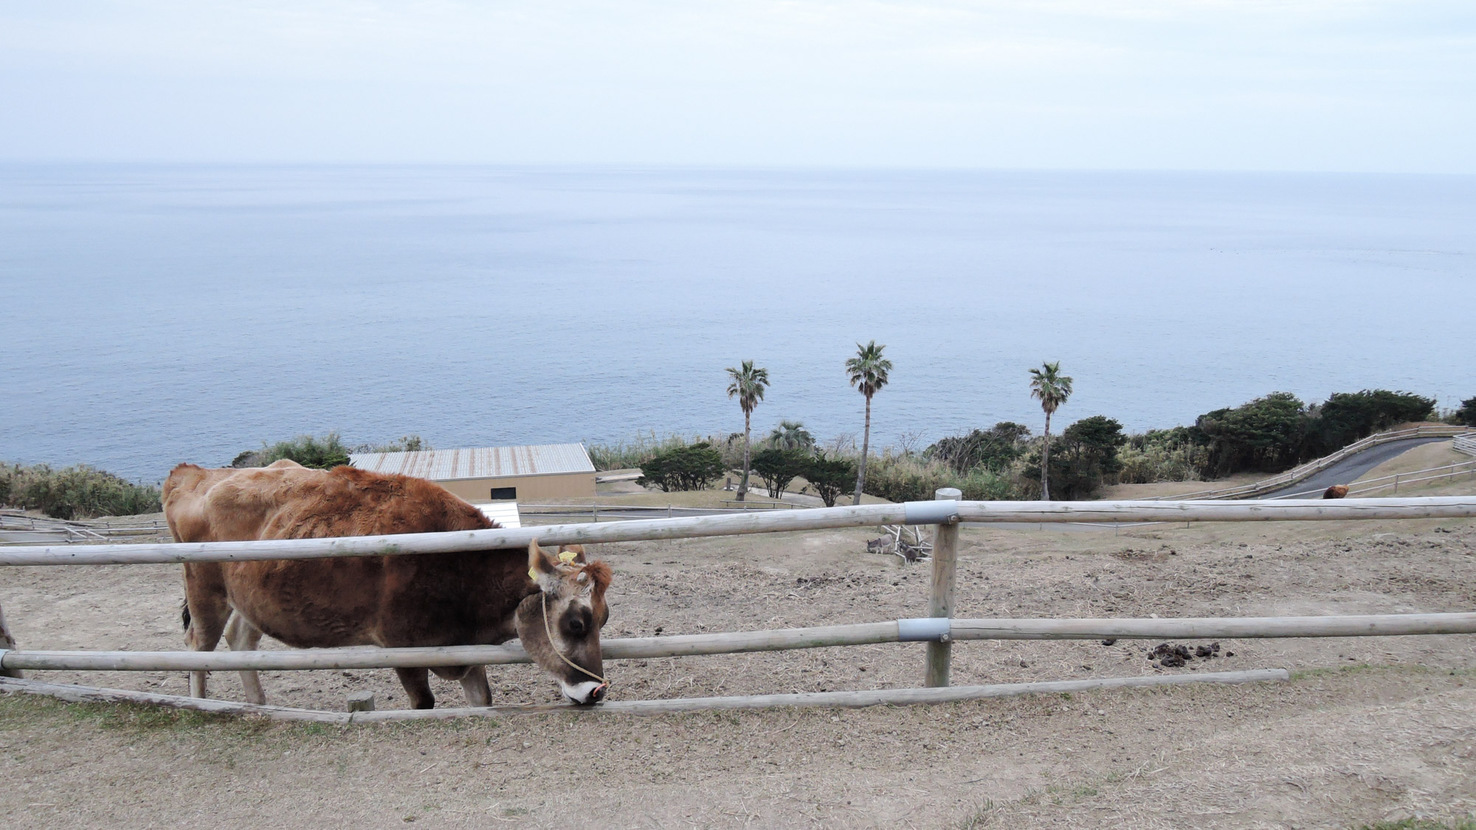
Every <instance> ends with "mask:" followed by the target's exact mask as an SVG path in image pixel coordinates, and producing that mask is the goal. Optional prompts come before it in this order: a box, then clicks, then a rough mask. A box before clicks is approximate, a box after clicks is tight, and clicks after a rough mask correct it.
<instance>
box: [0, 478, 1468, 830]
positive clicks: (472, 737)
mask: <svg viewBox="0 0 1476 830" xmlns="http://www.w3.org/2000/svg"><path fill="white" fill-rule="evenodd" d="M1465 488H1466V490H1465V491H1466V492H1469V488H1470V485H1469V484H1467V485H1465ZM1447 492H1449V491H1447ZM875 535H876V534H875V531H874V530H868V529H857V530H847V531H819V532H809V533H796V534H782V535H772V536H750V537H737V538H718V539H702V540H684V541H670V542H642V543H625V544H610V545H601V546H598V548H597V550H596V551H595V553H596V554H597V555H599V556H601V557H603V558H605V559H606V560H608V561H609V562H610V563H611V564H612V565H613V567H614V569H615V573H616V579H615V583H614V585H613V586H612V588H611V592H610V600H611V605H612V617H611V620H610V623H609V626H608V627H607V628H606V630H605V635H606V637H625V636H653V635H658V634H659V635H672V634H684V633H696V632H702V631H736V630H751V629H761V628H787V627H794V626H810V625H825V624H840V623H853V622H871V621H878V620H886V619H895V618H898V617H912V616H921V615H923V614H924V613H925V606H926V601H927V599H926V595H927V585H928V566H927V565H926V564H925V563H923V564H918V565H910V566H909V565H905V564H904V563H903V562H902V560H901V559H899V558H897V557H895V556H880V555H868V554H867V553H865V541H866V539H867V538H869V537H871V536H875ZM959 560H960V572H959V580H958V587H959V599H958V611H957V614H958V616H962V617H990V616H997V617H1108V616H1122V617H1146V616H1150V615H1154V614H1156V615H1159V616H1163V617H1169V616H1216V615H1222V616H1232V615H1234V616H1253V615H1268V616H1269V615H1297V614H1346V613H1397V612H1416V611H1423V612H1436V611H1470V610H1473V609H1476V521H1472V520H1448V521H1435V520H1420V521H1408V522H1383V521H1369V522H1359V523H1354V522H1336V523H1333V522H1323V523H1311V522H1307V523H1277V524H1238V525H1235V524H1202V525H1193V526H1185V525H1157V526H1152V527H1142V528H1136V529H1133V530H1130V531H1129V530H1120V531H1113V530H1111V529H1105V530H1098V531H1086V532H1075V533H1063V532H1056V531H1051V530H1044V531H1042V530H998V529H988V528H972V527H970V528H965V529H964V530H963V532H962V535H961V550H960V557H959ZM180 597H181V586H180V575H179V569H178V568H177V567H166V566H112V567H91V568H82V567H66V568H61V567H55V568H52V567H47V568H39V567H38V568H10V569H6V570H4V571H3V572H0V604H3V608H4V612H5V617H6V619H7V621H8V622H9V623H10V626H11V628H12V630H13V632H14V634H15V636H16V639H17V640H18V641H19V644H20V646H21V647H22V648H36V649H70V648H89V649H131V650H167V649H176V648H180V647H181V643H182V636H181V632H180V625H179V602H180ZM264 645H266V644H264ZM1157 645H1158V642H1156V641H1130V640H1120V641H1117V642H1115V643H1113V644H1111V645H1104V644H1103V643H1101V642H1095V641H1089V642H1029V641H1013V642H987V643H986V642H973V643H960V644H957V645H956V646H955V647H954V649H953V654H954V663H953V681H954V683H955V684H959V685H963V684H975V683H1008V682H1021V681H1032V680H1054V679H1073V678H1088V677H1111V676H1128V675H1150V674H1158V673H1190V672H1206V671H1222V670H1231V669H1251V668H1273V667H1284V668H1287V669H1290V670H1291V671H1292V672H1293V676H1292V680H1291V681H1290V682H1287V683H1278V684H1263V685H1254V686H1236V687H1210V686H1200V687H1180V688H1173V689H1156V690H1126V691H1110V692H1107V691H1102V692H1089V693H1079V694H1075V695H1070V696H1064V695H1049V696H1040V695H1038V696H1030V697H1019V698H1011V699H995V700H987V701H979V702H969V703H958V704H946V705H940V706H919V707H910V708H889V707H877V708H870V709H853V710H839V709H829V710H816V709H810V710H771V711H763V712H738V713H731V712H720V713H711V712H709V713H695V714H682V715H669V716H646V717H632V716H608V715H589V714H583V715H579V714H570V713H556V714H546V715H536V716H514V717H507V718H498V719H483V718H479V719H470V720H460V721H454V722H447V723H415V724H401V725H360V726H354V727H348V728H338V727H324V726H320V725H315V726H304V725H285V724H275V723H265V722H259V721H253V720H242V719H230V718H214V717H205V716H199V715H192V714H180V713H174V712H165V711H155V710H149V709H142V708H132V707H115V706H92V705H68V704H61V703H58V702H55V701H51V700H46V699H41V698H34V697H28V696H0V776H3V780H4V781H5V782H6V784H5V786H3V787H0V825H4V826H21V825H32V826H64V825H65V826H73V825H76V826H99V827H104V826H105V827H122V826H127V827H132V826H154V825H161V826H178V825H183V824H186V823H190V824H208V825H212V826H216V825H218V826H231V825H237V826H270V825H280V826H293V827H296V826H359V827H389V826H405V825H406V824H409V823H415V824H417V825H421V826H426V825H429V826H437V827H439V826H448V827H461V826H471V825H474V824H475V825H480V826H495V825H499V824H508V825H514V826H517V825H521V826H534V827H543V826H548V827H568V826H571V825H587V824H596V823H602V824H605V825H608V826H622V827H626V826H628V827H709V826H712V827H741V826H755V827H809V826H822V827H833V826H844V827H873V826H875V827H1134V828H1152V827H1208V828H1221V827H1223V828H1231V827H1234V828H1241V827H1361V826H1364V825H1367V824H1371V823H1374V822H1379V821H1385V820H1394V819H1402V818H1406V817H1411V816H1414V817H1429V818H1434V819H1440V820H1444V821H1455V820H1459V819H1462V818H1464V817H1468V816H1471V815H1472V814H1473V813H1476V638H1473V637H1471V636H1439V637H1404V638H1359V639H1355V638H1346V639H1323V640H1223V641H1220V643H1219V645H1220V650H1219V651H1218V653H1217V654H1215V656H1213V657H1206V658H1192V659H1190V660H1189V661H1188V663H1187V665H1185V666H1183V667H1176V668H1164V667H1162V666H1161V665H1159V666H1155V665H1154V664H1153V663H1152V662H1151V661H1150V659H1149V656H1148V651H1149V649H1150V648H1153V647H1154V646H1157ZM1185 645H1188V646H1190V648H1191V649H1192V648H1193V647H1194V646H1197V645H1208V644H1204V643H1196V642H1186V643H1185ZM923 649H924V647H923V646H922V645H920V644H908V645H896V644H892V645H875V646H864V647H852V648H846V649H820V650H812V651H795V652H783V653H772V654H754V655H741V656H713V657H700V658H684V659H680V660H675V659H663V660H653V661H647V662H638V661H620V662H613V661H612V662H611V663H608V664H607V669H608V670H609V672H608V673H609V674H610V677H611V680H612V681H613V683H614V691H613V696H614V697H616V698H624V699H642V698H661V697H696V696H709V695H731V694H756V693H780V692H799V691H815V690H841V689H874V688H887V687H908V686H916V685H919V683H920V681H921V677H922V673H923ZM489 674H490V676H491V678H492V686H493V691H494V695H495V696H496V697H497V699H498V701H499V702H507V703H523V702H528V701H542V702H551V701H553V700H554V699H555V697H556V696H557V694H556V689H555V686H554V684H553V683H552V682H551V681H550V680H549V679H548V678H546V677H544V676H542V675H541V674H540V673H538V672H537V671H536V670H534V669H532V668H531V667H521V666H520V667H493V668H491V669H490V670H489ZM34 676H37V677H38V678H39V679H46V680H54V681H57V682H78V683H84V684H89V685H101V686H112V687H121V688H133V689H142V690H149V691H160V692H167V693H173V694H184V693H186V691H187V688H188V687H187V682H186V679H185V677H184V675H183V674H169V675H165V674H149V673H134V674H109V675H104V674H81V673H47V674H44V675H42V674H38V675H34ZM212 682H213V688H214V690H215V692H216V694H217V695H218V696H223V697H235V696H238V695H239V693H240V684H239V681H238V680H237V679H236V678H235V677H234V676H231V675H226V674H216V675H214V676H213V678H212ZM263 682H264V685H265V687H266V690H267V695H268V698H269V700H270V701H271V702H273V703H279V704H286V705H295V706H308V707H319V708H328V709H342V708H343V707H344V702H345V697H346V695H347V694H349V693H351V692H355V691H360V690H372V691H374V692H375V693H376V694H377V696H378V701H379V706H380V708H392V707H397V706H403V705H404V704H405V697H404V694H403V692H402V691H401V690H400V688H399V686H398V684H397V683H396V682H395V680H394V676H393V674H392V673H391V672H390V671H388V670H379V671H351V672H299V673H288V672H275V673H266V674H265V675H264V676H263ZM435 688H436V692H437V697H438V699H439V700H440V701H441V702H442V703H445V704H450V705H461V696H460V689H459V687H458V686H456V684H454V683H449V684H448V683H444V682H437V685H436V686H435Z"/></svg>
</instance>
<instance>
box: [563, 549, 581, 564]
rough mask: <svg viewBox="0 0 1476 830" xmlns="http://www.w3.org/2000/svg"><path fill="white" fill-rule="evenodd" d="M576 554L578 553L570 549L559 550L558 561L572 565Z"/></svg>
mask: <svg viewBox="0 0 1476 830" xmlns="http://www.w3.org/2000/svg"><path fill="white" fill-rule="evenodd" d="M578 556H579V554H577V553H575V552H574V551H572V550H561V551H559V561H560V562H563V563H564V564H565V565H572V564H574V560H575V558H576V557H578Z"/></svg>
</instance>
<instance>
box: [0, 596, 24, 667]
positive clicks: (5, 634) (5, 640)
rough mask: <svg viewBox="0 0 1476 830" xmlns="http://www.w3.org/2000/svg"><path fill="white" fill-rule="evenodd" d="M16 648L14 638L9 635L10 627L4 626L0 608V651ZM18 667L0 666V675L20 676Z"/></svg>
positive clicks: (2, 610) (3, 615) (3, 613)
mask: <svg viewBox="0 0 1476 830" xmlns="http://www.w3.org/2000/svg"><path fill="white" fill-rule="evenodd" d="M15 648H16V645H15V640H14V639H12V638H11V636H10V629H8V628H6V627H5V611H4V609H0V651H12V650H14V649H15ZM20 676H21V673H20V669H7V668H5V667H4V666H0V677H20Z"/></svg>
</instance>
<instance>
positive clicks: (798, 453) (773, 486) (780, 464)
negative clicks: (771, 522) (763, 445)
mask: <svg viewBox="0 0 1476 830" xmlns="http://www.w3.org/2000/svg"><path fill="white" fill-rule="evenodd" d="M809 465H810V457H809V455H808V454H806V453H805V452H804V451H803V450H798V449H791V450H781V449H774V448H772V447H771V448H769V449H764V450H759V451H758V452H756V453H754V454H753V471H754V472H755V473H757V474H758V477H759V478H760V479H762V480H763V482H764V487H765V488H767V489H768V491H769V498H771V499H777V498H779V497H780V496H782V495H784V490H785V488H787V487H788V486H789V483H790V482H791V481H794V480H795V479H796V478H797V477H799V476H802V475H804V474H805V470H806V468H807V467H809Z"/></svg>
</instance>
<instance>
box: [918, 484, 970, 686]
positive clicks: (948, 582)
mask: <svg viewBox="0 0 1476 830" xmlns="http://www.w3.org/2000/svg"><path fill="white" fill-rule="evenodd" d="M933 496H934V498H936V499H938V500H940V501H944V500H952V501H959V500H961V499H962V498H963V493H962V492H960V491H959V490H958V489H957V488H954V487H943V488H940V489H939V490H938V491H937V492H936V493H934V494H933ZM957 572H958V519H957V518H956V517H955V518H954V520H953V521H951V522H945V523H943V524H940V525H938V528H937V530H936V531H935V532H934V534H933V581H932V584H931V590H930V592H929V594H928V616H929V617H952V616H953V586H954V583H955V581H956V579H957ZM952 656H953V643H952V642H951V641H950V639H949V637H948V635H946V634H945V635H943V637H942V638H941V639H940V640H938V641H936V642H930V643H928V674H927V681H926V682H927V685H928V686H947V685H948V666H949V661H950V660H951V659H952Z"/></svg>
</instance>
